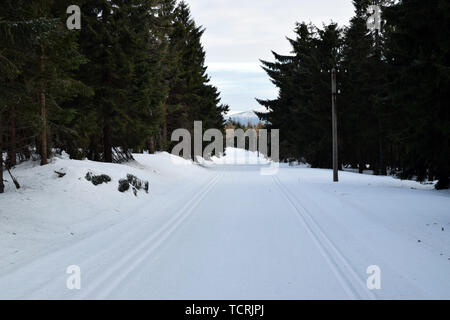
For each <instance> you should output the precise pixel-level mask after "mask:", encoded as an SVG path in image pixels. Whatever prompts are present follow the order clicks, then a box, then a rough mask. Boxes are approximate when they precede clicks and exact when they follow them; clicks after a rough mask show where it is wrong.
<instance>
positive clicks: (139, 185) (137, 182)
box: [127, 174, 149, 194]
mask: <svg viewBox="0 0 450 320" xmlns="http://www.w3.org/2000/svg"><path fill="white" fill-rule="evenodd" d="M127 181H128V182H129V183H130V184H131V185H132V186H133V188H135V189H136V190H141V189H144V190H145V192H147V193H148V189H149V183H148V181H143V180H141V179H139V178H138V177H136V176H134V175H132V174H127ZM135 194H136V192H135Z"/></svg>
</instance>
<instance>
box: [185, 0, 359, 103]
mask: <svg viewBox="0 0 450 320" xmlns="http://www.w3.org/2000/svg"><path fill="white" fill-rule="evenodd" d="M186 2H187V3H188V4H189V5H190V7H191V11H192V15H193V17H194V19H195V21H196V23H197V24H198V25H202V26H204V27H205V28H206V31H205V34H204V36H203V39H202V42H203V45H204V48H205V50H206V63H207V66H208V74H209V75H210V76H211V80H212V83H213V84H214V85H216V86H217V87H218V88H219V90H220V91H221V97H222V102H223V103H226V104H229V105H230V107H231V109H232V110H239V111H246V110H253V109H257V108H260V105H259V104H258V103H257V102H256V101H255V97H258V98H263V99H266V98H274V97H276V95H277V90H276V88H275V87H274V86H273V85H272V83H271V82H270V81H269V79H268V77H267V75H266V74H265V73H264V71H263V70H262V69H261V68H260V63H259V59H263V60H272V56H271V50H274V51H276V52H278V53H281V54H287V53H289V51H290V47H289V43H288V42H287V40H286V38H285V37H286V36H289V37H293V29H294V27H295V22H301V21H305V22H312V23H313V24H315V25H317V26H321V25H322V22H327V23H328V22H330V21H334V22H337V23H339V25H344V24H348V21H349V19H350V17H351V16H353V13H354V9H353V5H352V1H351V0H186Z"/></svg>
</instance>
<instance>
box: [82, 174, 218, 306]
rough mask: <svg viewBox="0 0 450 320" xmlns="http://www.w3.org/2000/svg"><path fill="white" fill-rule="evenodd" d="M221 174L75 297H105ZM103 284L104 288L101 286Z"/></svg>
mask: <svg viewBox="0 0 450 320" xmlns="http://www.w3.org/2000/svg"><path fill="white" fill-rule="evenodd" d="M222 177H223V174H218V175H216V176H215V177H214V178H213V179H212V180H211V181H210V182H209V183H208V184H207V185H206V186H205V187H204V188H202V189H201V190H200V191H199V192H198V193H197V194H196V195H195V196H194V197H193V198H192V199H190V200H189V201H188V202H187V203H186V204H185V205H184V206H183V207H182V208H181V209H180V210H179V212H180V213H179V214H177V215H175V216H173V217H172V218H171V219H170V220H168V221H167V222H166V223H165V224H164V225H163V226H162V227H161V228H159V229H158V230H157V231H155V232H154V233H153V234H152V235H151V236H150V237H149V238H147V239H146V240H144V242H142V243H141V244H139V245H138V246H137V247H135V248H134V249H133V250H131V251H130V252H129V253H127V254H126V255H125V256H124V257H122V258H121V259H120V260H119V261H117V262H116V263H115V265H114V266H112V267H111V268H110V269H108V270H107V271H106V272H104V273H102V274H101V275H100V276H99V277H98V278H97V279H96V280H95V281H94V282H93V283H91V284H89V286H88V287H86V289H84V290H83V292H82V293H81V294H80V296H78V297H77V299H86V298H89V296H90V295H91V294H93V293H96V292H98V294H96V295H95V299H105V298H107V297H108V295H110V294H111V293H112V292H113V291H114V290H115V289H116V288H117V287H119V286H120V284H121V283H122V282H123V281H125V280H126V278H127V277H128V276H129V275H130V274H132V273H133V271H134V270H135V269H136V268H137V267H138V266H139V265H140V264H141V263H142V262H143V261H145V260H146V259H147V258H148V257H149V256H150V255H151V254H152V253H154V252H155V251H156V250H157V249H158V248H159V247H160V246H161V245H162V244H163V243H164V242H165V241H166V240H167V239H168V238H169V237H170V235H171V234H172V233H173V232H175V231H176V230H177V229H178V227H179V226H180V225H181V224H182V223H183V222H184V221H185V220H186V219H187V218H189V217H190V216H191V215H192V213H193V212H194V210H195V209H196V208H197V206H198V205H199V204H200V203H201V201H202V200H203V199H204V198H205V197H206V196H207V195H208V193H209V192H210V191H211V190H212V189H213V188H214V186H215V185H217V183H218V182H219V181H220V180H221V179H222ZM103 286H104V288H102V287H103Z"/></svg>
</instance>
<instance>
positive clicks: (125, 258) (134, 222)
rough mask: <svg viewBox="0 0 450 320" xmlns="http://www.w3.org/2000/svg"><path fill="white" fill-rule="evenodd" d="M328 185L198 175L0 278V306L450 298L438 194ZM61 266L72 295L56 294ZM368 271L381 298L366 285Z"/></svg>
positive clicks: (290, 173)
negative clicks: (76, 282) (377, 274)
mask: <svg viewBox="0 0 450 320" xmlns="http://www.w3.org/2000/svg"><path fill="white" fill-rule="evenodd" d="M329 179H330V172H329V171H327V170H313V169H307V168H303V169H302V168H282V169H281V170H280V172H279V173H278V174H277V175H275V176H263V175H260V171H259V167H258V166H217V167H215V168H212V169H208V170H205V173H204V174H203V175H201V176H200V177H198V178H197V179H193V180H192V181H191V183H189V184H182V185H178V186H177V187H175V188H171V189H170V190H168V191H167V193H166V194H165V195H164V197H161V198H159V201H156V200H155V201H151V202H149V203H148V205H142V206H141V208H139V210H138V211H137V212H135V213H134V214H133V215H130V217H128V218H126V219H123V220H120V221H118V222H117V223H113V224H111V225H110V226H108V227H107V228H105V229H104V230H102V231H100V232H95V233H93V234H92V235H90V236H88V237H85V238H82V239H80V240H78V241H75V242H73V243H70V244H68V245H65V246H62V247H61V248H59V249H58V250H56V251H53V252H50V253H48V254H45V255H43V256H39V257H37V258H35V259H33V260H32V261H29V262H28V263H23V264H21V265H20V266H18V267H17V268H15V269H14V270H10V271H9V272H8V273H6V274H1V275H0V298H8V299H11V298H26V299H29V298H31V299H35V298H44V299H47V298H51V299H54V298H58V299H59V298H62V299H83V298H87V299H103V298H105V299H377V298H383V299H386V298H396V299H406V298H450V245H449V244H450V236H449V233H448V231H447V230H448V229H450V215H449V212H448V211H449V208H450V197H449V195H448V194H447V193H445V194H443V193H438V192H434V191H431V190H411V189H410V188H406V187H404V186H403V187H402V186H401V182H398V183H397V182H395V183H388V182H387V181H391V180H392V181H394V179H392V178H386V177H384V178H383V177H381V178H380V177H371V176H364V177H363V176H360V175H356V174H352V173H343V174H342V177H341V179H342V183H341V184H333V183H330V182H328V181H329ZM388 179H391V180H388ZM375 190H376V192H374V191H375ZM168 199H170V201H168ZM157 200H158V199H157ZM71 265H76V266H79V267H80V270H81V289H80V290H69V289H68V288H67V286H66V280H67V278H68V277H69V275H68V274H66V269H67V267H68V266H71ZM372 265H376V266H379V268H380V270H381V286H382V287H381V289H380V290H369V289H368V288H367V285H366V280H367V278H368V277H369V275H368V274H367V273H366V271H367V268H368V267H369V266H372Z"/></svg>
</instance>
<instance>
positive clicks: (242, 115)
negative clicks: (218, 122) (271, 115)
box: [225, 110, 266, 126]
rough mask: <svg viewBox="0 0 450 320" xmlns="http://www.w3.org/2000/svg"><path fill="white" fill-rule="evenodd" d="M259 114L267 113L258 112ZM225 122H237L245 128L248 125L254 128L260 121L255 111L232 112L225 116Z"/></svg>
mask: <svg viewBox="0 0 450 320" xmlns="http://www.w3.org/2000/svg"><path fill="white" fill-rule="evenodd" d="M256 111H257V112H266V111H262V110H256ZM225 120H227V121H230V120H232V121H234V122H237V123H239V124H241V125H243V126H246V125H247V124H249V123H250V124H251V125H252V126H255V125H257V124H258V123H259V122H260V120H259V117H258V116H257V115H256V113H255V111H230V112H228V114H226V115H225Z"/></svg>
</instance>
